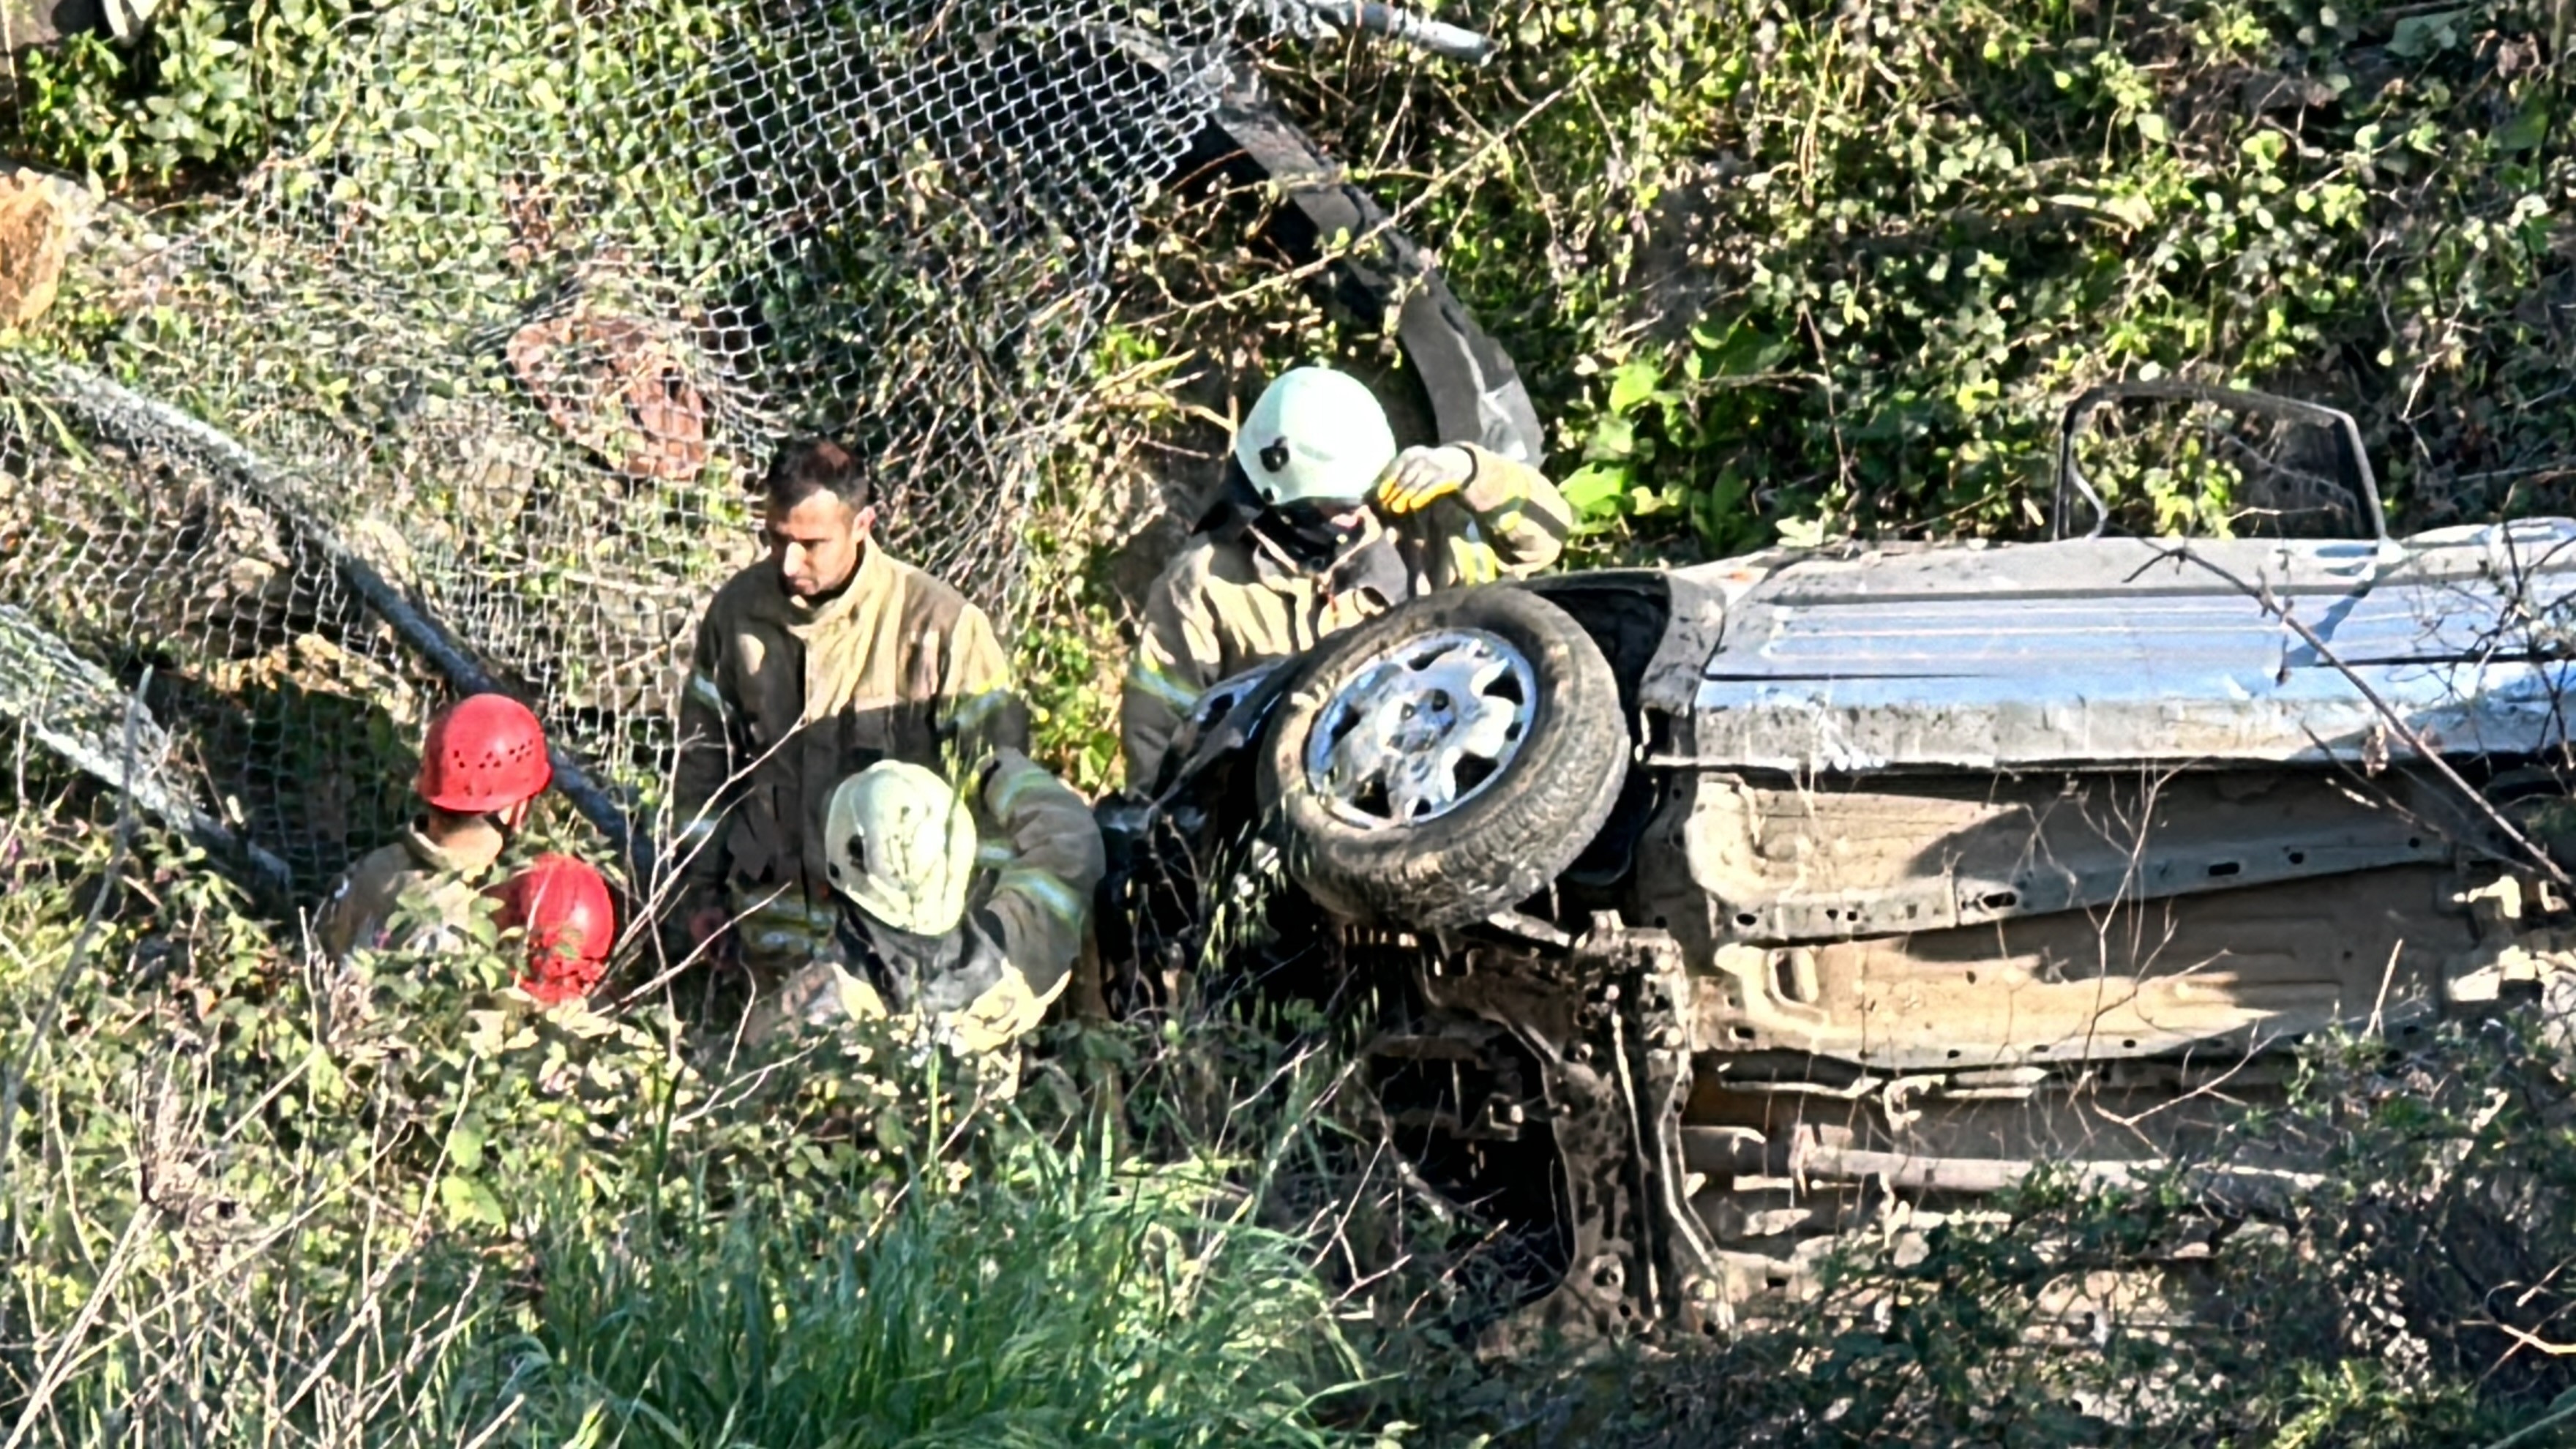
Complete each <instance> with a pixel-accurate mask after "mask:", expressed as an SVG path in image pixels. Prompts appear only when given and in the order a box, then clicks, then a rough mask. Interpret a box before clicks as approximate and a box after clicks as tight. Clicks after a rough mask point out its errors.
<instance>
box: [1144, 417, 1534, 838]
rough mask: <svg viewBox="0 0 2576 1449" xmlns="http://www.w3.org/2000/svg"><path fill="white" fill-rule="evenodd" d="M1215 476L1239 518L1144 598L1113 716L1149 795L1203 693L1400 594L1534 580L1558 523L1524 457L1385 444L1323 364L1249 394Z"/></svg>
mask: <svg viewBox="0 0 2576 1449" xmlns="http://www.w3.org/2000/svg"><path fill="white" fill-rule="evenodd" d="M1227 481H1228V486H1229V489H1230V490H1231V491H1233V492H1236V493H1238V494H1241V495H1247V501H1248V505H1249V506H1248V509H1247V510H1246V511H1248V512H1249V515H1250V516H1249V517H1235V518H1231V519H1226V520H1224V521H1223V522H1222V523H1220V524H1217V525H1216V526H1209V525H1208V524H1206V523H1203V524H1202V528H1201V531H1200V533H1199V535H1198V536H1197V537H1195V538H1193V539H1192V540H1191V541H1190V543H1189V545H1188V546H1187V547H1185V548H1184V549H1182V550H1181V553H1180V555H1179V556H1178V557H1176V558H1174V559H1173V560H1172V562H1171V563H1170V565H1168V566H1167V567H1166V568H1165V569H1164V570H1163V573H1162V576H1161V577H1160V578H1158V579H1156V580H1155V581H1154V586H1153V588H1152V589H1151V590H1150V591H1149V592H1148V593H1147V595H1146V599H1145V623H1144V630H1143V636H1142V637H1141V638H1140V639H1139V640H1138V641H1137V647H1136V658H1135V662H1134V663H1133V665H1131V666H1130V668H1129V669H1128V672H1127V683H1126V689H1125V692H1124V697H1123V698H1122V699H1121V701H1120V705H1119V730H1120V735H1121V738H1122V743H1123V744H1124V746H1125V749H1126V755H1127V784H1128V787H1129V788H1131V789H1136V790H1146V789H1150V788H1151V787H1152V785H1153V783H1154V776H1155V773H1156V772H1157V771H1158V770H1159V769H1160V768H1161V766H1162V761H1163V754H1164V751H1165V750H1166V749H1167V748H1168V747H1169V746H1170V744H1171V739H1172V735H1173V732H1174V731H1175V730H1177V729H1178V728H1179V727H1180V723H1181V721H1182V720H1183V719H1185V718H1187V717H1188V715H1189V712H1190V709H1191V707H1192V706H1193V705H1195V704H1197V703H1198V699H1199V696H1200V695H1201V694H1202V693H1204V692H1206V690H1207V687H1208V686H1209V685H1211V684H1214V683H1216V682H1217V681H1218V680H1220V679H1224V678H1227V677H1229V676H1231V675H1234V674H1238V673H1241V672H1242V671H1244V670H1246V669H1249V668H1252V667H1253V666H1255V665H1258V664H1263V663H1267V662H1269V661H1271V660H1274V659H1284V658H1286V657H1288V656H1290V655H1293V654H1298V653H1302V652H1303V651H1305V650H1307V649H1310V648H1312V647H1314V644H1315V641H1316V640H1318V639H1321V638H1323V637H1324V636H1325V635H1327V634H1331V633H1334V632H1335V631H1337V630H1340V629H1345V628H1348V627H1349V626H1351V625H1353V624H1356V623H1358V622H1359V621H1361V620H1363V619H1366V618H1369V617H1371V616H1373V615H1375V614H1379V613H1382V612H1384V611H1385V610H1387V609H1389V608H1392V607H1394V606H1395V605H1396V604H1398V603H1401V602H1403V601H1404V600H1406V599H1409V598H1412V597H1414V596H1415V595H1418V594H1425V593H1430V592H1432V591H1434V590H1437V589H1445V588H1450V587H1453V586H1456V585H1460V584H1474V583H1485V582H1489V581H1491V580H1494V579H1497V578H1518V577H1523V576H1525V575H1528V574H1533V573H1536V572H1538V571H1539V570H1540V569H1543V568H1545V567H1547V566H1548V565H1549V564H1551V563H1554V562H1555V561H1556V557H1557V555H1558V554H1559V553H1560V552H1562V551H1563V549H1564V546H1565V535H1566V533H1567V531H1568V529H1569V528H1570V527H1571V526H1572V523H1573V511H1572V510H1571V509H1570V508H1568V507H1567V506H1566V502H1565V499H1564V497H1563V496H1562V495H1560V494H1559V493H1558V492H1557V491H1556V487H1555V485H1554V484H1551V483H1549V482H1548V481H1547V479H1546V478H1545V477H1544V476H1542V475H1541V474H1540V473H1539V471H1538V470H1537V469H1535V468H1532V467H1530V466H1529V465H1528V464H1526V463H1521V462H1516V461H1514V460H1512V459H1509V458H1505V457H1503V456H1501V455H1500V454H1497V453H1492V452H1488V451H1487V450H1485V449H1483V448H1480V447H1476V446H1474V445H1473V444H1468V443H1452V444H1448V445H1445V446H1442V447H1434V448H1405V449H1402V450H1398V449H1397V447H1396V444H1395V432H1394V429H1393V428H1391V427H1389V426H1388V424H1387V420H1386V411H1385V409H1383V408H1381V407H1379V406H1378V401H1377V399H1376V398H1375V397H1374V396H1372V395H1371V394H1370V393H1369V390H1368V388H1367V387H1366V386H1365V385H1363V384H1362V383H1361V382H1360V381H1359V380H1358V379H1357V378H1354V377H1352V376H1350V375H1349V374H1347V373H1342V372H1336V371H1334V370H1333V369H1331V368H1328V367H1300V368H1297V369H1295V370H1293V371H1290V372H1286V373H1283V374H1281V375H1280V376H1279V377H1278V378H1277V379H1276V380H1274V381H1273V382H1272V383H1271V384H1270V386H1269V387H1268V388H1266V389H1264V390H1263V391H1262V394H1261V399H1260V401H1258V402H1256V403H1254V404H1253V406H1252V412H1251V415H1250V416H1248V417H1247V418H1245V419H1244V421H1243V426H1242V427H1241V428H1240V429H1239V430H1238V431H1237V432H1236V433H1235V437H1234V450H1233V456H1232V458H1231V459H1230V460H1229V463H1228V467H1227ZM1216 518H1217V515H1216V514H1214V513H1212V514H1211V520H1215V519H1216Z"/></svg>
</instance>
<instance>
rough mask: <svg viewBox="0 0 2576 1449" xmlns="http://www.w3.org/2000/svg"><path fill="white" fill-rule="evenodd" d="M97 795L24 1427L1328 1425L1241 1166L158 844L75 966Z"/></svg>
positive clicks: (867, 1433)
mask: <svg viewBox="0 0 2576 1449" xmlns="http://www.w3.org/2000/svg"><path fill="white" fill-rule="evenodd" d="M91 800H92V797H91V796H90V795H89V794H88V792H87V791H86V790H85V788H84V789H74V790H70V791H68V792H66V793H63V794H59V795H56V796H53V797H51V798H47V799H43V800H40V801H35V802H30V803H29V804H27V805H25V806H23V807H21V808H19V809H17V810H16V811H15V812H14V813H13V814H10V815H8V816H6V817H0V861H5V862H6V864H5V865H4V866H0V870H5V871H6V872H7V873H8V875H9V880H10V885H11V888H10V889H8V890H6V891H0V941H5V942H6V943H7V949H6V950H0V1070H5V1069H6V1068H9V1067H18V1066H23V1067H24V1068H26V1071H25V1076H24V1082H25V1085H24V1089H23V1090H22V1091H21V1093H20V1097H19V1100H20V1108H21V1110H20V1111H19V1113H18V1114H17V1115H16V1117H15V1119H14V1123H13V1126H12V1129H11V1131H10V1140H9V1141H8V1142H7V1143H6V1144H0V1145H5V1148H6V1155H5V1157H0V1178H5V1182H6V1190H5V1191H0V1256H5V1258H6V1260H7V1261H8V1262H9V1264H10V1272H9V1273H7V1274H6V1275H0V1437H6V1436H8V1435H11V1434H17V1433H24V1434H26V1435H30V1436H32V1438H31V1439H29V1440H27V1441H25V1442H37V1443H94V1442H106V1441H111V1440H121V1441H124V1442H140V1443H170V1442H214V1443H234V1442H240V1443H251V1442H261V1443H274V1442H278V1441H279V1440H280V1439H286V1440H301V1439H318V1440H325V1441H328V1442H332V1443H353V1444H377V1443H383V1444H446V1445H454V1444H461V1443H465V1442H469V1441H475V1442H507V1443H526V1444H540V1443H542V1444H559V1443H573V1442H588V1443H606V1442H625V1443H630V1444H646V1443H668V1444H717V1443H757V1444H763V1445H791V1444H815V1445H822V1444H861V1443H884V1442H907V1443H908V1442H931V1443H959V1444H964V1443H979V1444H980V1443H1000V1444H1013V1443H1028V1444H1035V1443H1046V1444H1067V1443H1146V1444H1175V1445H1179V1444H1213V1443H1235V1442H1244V1443H1256V1444H1259V1443H1277V1444H1311V1443H1316V1442H1320V1441H1322V1440H1323V1439H1325V1438H1326V1437H1328V1436H1327V1434H1326V1432H1325V1430H1324V1429H1323V1428H1322V1427H1320V1426H1321V1424H1322V1423H1323V1416H1324V1413H1325V1410H1326V1408H1327V1407H1328V1406H1329V1404H1330V1402H1331V1399H1332V1396H1333V1394H1334V1392H1335V1391H1336V1390H1337V1389H1338V1388H1340V1387H1341V1386H1343V1385H1346V1384H1347V1383H1349V1382H1350V1381H1351V1379H1352V1378H1353V1376H1354V1374H1355V1372H1356V1367H1355V1364H1354V1363H1353V1361H1352V1359H1351V1357H1350V1354H1349V1351H1348V1350H1347V1349H1346V1348H1344V1347H1342V1346H1341V1344H1340V1341H1339V1339H1338V1337H1337V1336H1336V1334H1335V1332H1334V1330H1333V1326H1332V1320H1331V1318H1330V1316H1329V1314H1328V1313H1327V1312H1326V1304H1325V1300H1324V1297H1323V1290H1322V1288H1321V1287H1320V1285H1319V1283H1318V1281H1317V1279H1316V1277H1315V1275H1314V1273H1313V1272H1312V1270H1311V1269H1310V1268H1309V1266H1308V1262H1307V1257H1308V1250H1307V1249H1306V1248H1305V1246H1304V1244H1303V1241H1302V1239H1300V1238H1298V1237H1296V1236H1294V1235H1290V1234H1282V1233H1279V1232H1276V1231H1273V1230H1270V1229H1266V1228H1264V1227H1262V1226H1260V1225H1259V1224H1258V1222H1257V1221H1256V1217H1255V1213H1254V1211H1253V1208H1254V1200H1253V1199H1251V1198H1248V1197H1247V1196H1245V1194H1244V1193H1243V1192H1242V1191H1241V1190H1240V1189H1239V1188H1235V1187H1231V1186H1229V1177H1230V1175H1229V1173H1228V1172H1227V1171H1226V1170H1225V1169H1224V1165H1223V1164H1222V1163H1215V1162H1212V1161H1209V1160H1203V1159H1190V1158H1181V1159H1176V1160H1174V1161H1173V1162H1172V1163H1171V1164H1170V1165H1158V1164H1156V1163H1153V1162H1128V1163H1117V1164H1114V1165H1113V1163H1112V1162H1111V1161H1110V1160H1109V1159H1108V1158H1106V1157H1104V1156H1103V1154H1102V1152H1101V1150H1100V1148H1099V1146H1098V1144H1097V1143H1095V1142H1089V1141H1086V1140H1085V1139H1083V1138H1082V1137H1081V1135H1080V1130H1079V1128H1078V1127H1075V1126H1072V1125H1070V1124H1068V1126H1067V1127H1066V1128H1064V1129H1062V1130H1060V1131H1042V1130H1040V1129H1039V1128H1038V1127H1036V1126H1033V1125H1032V1124H1031V1122H1030V1121H1029V1120H1028V1118H1027V1117H1025V1116H1023V1115H1022V1114H1020V1113H1018V1112H1015V1111H1013V1110H1011V1109H1009V1108H1006V1107H1002V1106H997V1105H996V1104H994V1103H992V1102H990V1101H988V1100H985V1099H983V1097H982V1096H980V1095H979V1090H978V1088H977V1078H975V1077H974V1076H973V1075H972V1074H968V1073H964V1072H962V1071H961V1070H960V1069H959V1068H958V1067H957V1066H956V1064H953V1063H948V1062H945V1061H942V1060H938V1059H933V1060H930V1061H927V1062H922V1063H917V1064H916V1063H914V1062H913V1061H912V1058H911V1057H910V1055H909V1054H908V1052H906V1051H904V1050H900V1049H898V1046H897V1044H895V1043H893V1042H890V1041H887V1040H884V1039H877V1038H870V1037H867V1036H865V1035H864V1034H860V1033H857V1032H855V1031H854V1032H853V1033H852V1034H851V1035H849V1036H847V1037H831V1036H822V1037H812V1038H806V1039H802V1040H800V1041H799V1042H797V1043H795V1044H793V1045H792V1046H791V1047H789V1048H786V1049H782V1050H780V1051H777V1052H772V1053H769V1054H765V1055H757V1056H751V1055H746V1056H739V1057H738V1056H737V1054H736V1053H734V1052H733V1051H732V1049H731V1048H730V1046H729V1044H728V1043H727V1041H726V1040H725V1039H724V1038H723V1036H722V1035H721V1033H709V1034H707V1035H705V1036H701V1035H699V1034H698V1033H697V1032H696V1031H694V1030H692V1029H691V1028H690V1027H688V1026H686V1025H684V1024H683V1023H682V1022H681V1021H680V1020H679V1019H678V1018H677V1017H675V1016H673V1015H672V1014H671V1013H670V1011H669V1010H668V1009H667V1008H666V1007H663V1006H659V1005H653V1004H639V1005H637V1006H634V1007H632V1008H629V1009H627V1010H624V1011H622V1012H618V1013H616V1014H614V1015H606V1016H596V1015H578V1014H577V1015H571V1016H565V1015H555V1016H542V1015H538V1014H535V1013H533V1012H531V1011H530V1010H529V1009H528V1008H527V1007H525V1006H523V1005H512V1004H511V1002H510V1000H509V999H508V998H506V997H501V996H497V995H496V994H495V991H496V988H497V987H498V986H499V985H500V984H501V983H502V982H503V981H504V980H505V979H506V978H507V975H508V970H507V968H506V966H505V965H504V964H503V962H502V961H501V959H500V958H499V957H498V956H497V955H495V954H493V953H492V952H490V951H488V950H483V951H469V952H466V953H464V954H463V955H462V956H459V957H450V958H445V959H440V960H434V961H432V960H404V959H396V958H385V959H381V960H378V961H375V962H374V963H372V964H371V965H366V966H363V967H361V968H359V969H356V970H353V971H345V972H344V971H337V970H333V969H330V968H327V967H324V966H320V965H318V964H311V963H307V962H306V961H304V960H303V959H302V958H301V954H300V953H299V952H297V951H294V950H291V949H284V948H281V946H280V945H279V944H277V943H279V942H282V941H287V940H292V939H293V935H294V933H293V931H292V930H291V929H284V930H282V929H280V928H279V927H278V926H276V925H275V924H273V923H269V922H263V921H260V920H257V919H255V918H253V917H252V916H250V915H249V914H248V913H247V912H246V911H245V910H244V909H243V907H242V904H241V901H240V898H239V896H238V894H237V893H236V892H234V891H233V890H231V889H230V888H229V887H228V886H226V885H225V884H224V883H223V881H222V879H221V877H220V876H217V875H215V874H213V873H212V872H211V871H209V870H208V869H207V868H206V863H205V862H204V861H203V860H202V859H201V858H199V857H196V856H194V855H192V854H190V853H187V852H185V851H182V850H179V849H176V848H174V847H173V846H171V845H170V844H169V843H167V842H166V841H162V840H160V839H158V838H157V837H154V836H152V835H150V834H149V833H146V834H145V835H143V836H142V838H141V840H140V841H139V843H138V848H137V850H136V852H135V853H134V855H133V856H131V857H130V858H128V859H127V860H126V861H125V862H123V864H122V866H121V868H120V869H118V870H116V871H115V872H113V873H114V874H115V875H116V877H117V880H118V884H117V889H116V891H115V894H113V895H112V896H109V897H107V898H106V899H107V906H106V912H107V913H106V916H105V921H106V929H105V930H104V932H103V933H102V934H100V935H99V936H98V937H96V939H95V940H94V941H93V942H92V943H91V945H90V947H89V950H88V953H87V954H86V955H85V956H84V957H83V958H82V961H83V969H81V970H79V971H77V972H74V973H71V974H69V975H66V973H65V967H66V966H67V965H68V964H69V963H70V962H71V960H72V959H73V942H74V938H75V936H76V935H77V931H78V925H79V922H80V919H81V916H82V913H83V910H84V909H85V908H86V906H87V904H88V903H89V902H91V901H92V900H95V899H98V898H99V897H98V895H97V892H99V891H100V890H101V889H102V888H104V887H105V886H107V885H108V883H109V879H110V876H111V867H110V861H109V851H108V849H107V847H106V844H105V835H104V832H103V831H101V830H100V829H98V828H96V827H94V826H92V825H91V824H89V823H88V822H89V817H90V814H91V805H90V803H88V802H91ZM58 982H59V983H62V985H61V986H60V987H59V988H58V986H57V983H58ZM58 989H59V990H60V992H61V1002H62V1009H61V1011H60V1013H59V1015H58V1016H57V1018H56V1019H55V1021H54V1024H53V1029H52V1031H51V1032H50V1033H49V1034H48V1035H46V1036H45V1037H44V1038H43V1039H42V1040H38V1039H36V1038H35V1036H34V1029H35V1027H36V1025H37V1023H38V1020H39V1018H40V1015H41V1007H42V1003H43V1002H44V1001H46V1000H47V999H49V998H51V997H52V996H53V995H54V994H55V992H56V991H57V990H58ZM487 1433H488V1434H491V1435H497V1436H500V1437H499V1438H498V1439H497V1440H496V1439H478V1436H483V1435H486V1434H487Z"/></svg>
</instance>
